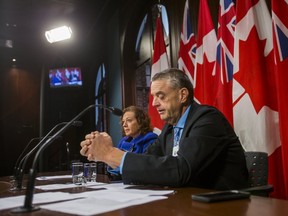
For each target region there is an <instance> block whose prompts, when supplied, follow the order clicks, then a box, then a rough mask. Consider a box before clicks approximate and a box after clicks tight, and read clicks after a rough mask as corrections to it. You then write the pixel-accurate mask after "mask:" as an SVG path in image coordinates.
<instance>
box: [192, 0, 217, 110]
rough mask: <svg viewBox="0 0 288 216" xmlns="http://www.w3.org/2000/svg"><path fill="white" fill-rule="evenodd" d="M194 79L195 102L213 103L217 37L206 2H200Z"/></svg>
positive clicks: (202, 0) (204, 0) (201, 0)
mask: <svg viewBox="0 0 288 216" xmlns="http://www.w3.org/2000/svg"><path fill="white" fill-rule="evenodd" d="M196 41H197V49H196V69H195V70H196V71H195V77H194V79H195V80H194V88H195V90H194V94H195V100H197V101H198V102H199V103H201V104H209V105H213V104H214V103H215V93H216V90H215V87H217V85H216V82H215V61H216V44H217V37H216V32H215V29H214V26H213V22H212V18H211V15H210V11H209V7H208V4H207V0H200V6H199V17H198V31H197V38H196Z"/></svg>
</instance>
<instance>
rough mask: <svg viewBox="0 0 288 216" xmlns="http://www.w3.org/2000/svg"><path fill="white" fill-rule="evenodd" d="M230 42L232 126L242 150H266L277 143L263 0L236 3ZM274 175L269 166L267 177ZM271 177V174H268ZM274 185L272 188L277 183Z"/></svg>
mask: <svg viewBox="0 0 288 216" xmlns="http://www.w3.org/2000/svg"><path fill="white" fill-rule="evenodd" d="M236 23H237V24H236V31H235V46H234V58H235V64H234V76H233V78H234V80H233V103H234V107H233V114H234V129H235V132H236V133H237V135H238V136H239V139H240V140H241V143H242V145H243V147H244V149H245V150H246V151H262V152H267V153H268V155H269V157H271V155H272V154H273V153H274V152H275V150H276V149H277V148H279V147H280V145H281V143H280V136H279V124H278V122H279V115H278V105H277V97H276V95H277V94H276V86H275V73H274V57H273V40H272V28H271V26H272V19H271V16H270V13H269V11H268V8H267V5H266V2H265V0H242V1H241V3H240V4H237V5H236ZM269 166H270V158H269ZM275 175H277V171H276V170H275V169H270V170H269V177H271V176H275ZM269 179H270V180H271V178H269ZM269 183H271V184H273V185H274V188H275V190H277V188H278V187H279V186H280V185H277V184H274V183H276V182H271V181H269Z"/></svg>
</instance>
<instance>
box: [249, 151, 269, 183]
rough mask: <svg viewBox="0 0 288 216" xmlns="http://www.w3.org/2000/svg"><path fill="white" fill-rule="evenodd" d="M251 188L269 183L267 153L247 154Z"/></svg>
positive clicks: (250, 152)
mask: <svg viewBox="0 0 288 216" xmlns="http://www.w3.org/2000/svg"><path fill="white" fill-rule="evenodd" d="M245 156H246V164H247V169H248V172H249V179H250V186H251V187H257V186H263V185H267V183H268V154H267V153H266V152H252V151H248V152H245Z"/></svg>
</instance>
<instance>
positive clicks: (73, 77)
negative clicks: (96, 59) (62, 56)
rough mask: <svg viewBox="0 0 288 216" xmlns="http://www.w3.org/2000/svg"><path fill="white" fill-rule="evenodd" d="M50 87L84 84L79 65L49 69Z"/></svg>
mask: <svg viewBox="0 0 288 216" xmlns="http://www.w3.org/2000/svg"><path fill="white" fill-rule="evenodd" d="M49 80H50V87H52V88H57V87H67V86H82V74H81V69H80V68H79V67H65V68H56V69H51V70H49Z"/></svg>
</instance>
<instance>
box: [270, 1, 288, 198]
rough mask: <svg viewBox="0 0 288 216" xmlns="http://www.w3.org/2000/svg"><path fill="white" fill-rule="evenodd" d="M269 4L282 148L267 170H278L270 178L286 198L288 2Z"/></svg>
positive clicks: (276, 189)
mask: <svg viewBox="0 0 288 216" xmlns="http://www.w3.org/2000/svg"><path fill="white" fill-rule="evenodd" d="M271 2H272V22H273V45H274V46H273V47H274V59H275V73H276V86H277V98H278V112H279V126H280V140H281V146H279V147H278V148H276V149H275V151H274V152H273V153H272V154H271V155H270V160H269V162H270V164H269V168H270V170H278V172H273V173H274V175H273V176H270V181H271V182H273V184H274V185H275V190H274V191H275V195H277V197H279V198H283V199H288V131H287V130H288V129H287V128H288V113H287V107H288V94H287V92H288V85H287V81H288V71H287V68H288V15H287V14H288V1H287V0H272V1H271ZM276 185H277V186H281V188H280V187H276Z"/></svg>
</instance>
